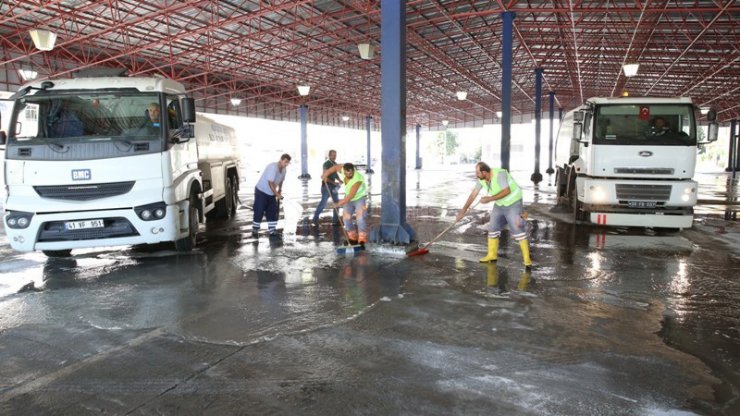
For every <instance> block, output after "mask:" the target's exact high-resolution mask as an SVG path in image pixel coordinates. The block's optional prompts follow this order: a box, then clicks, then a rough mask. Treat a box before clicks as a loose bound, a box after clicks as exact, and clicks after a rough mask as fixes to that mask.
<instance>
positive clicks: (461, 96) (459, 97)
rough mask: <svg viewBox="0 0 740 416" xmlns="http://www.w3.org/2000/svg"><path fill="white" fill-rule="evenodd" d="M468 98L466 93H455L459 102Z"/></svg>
mask: <svg viewBox="0 0 740 416" xmlns="http://www.w3.org/2000/svg"><path fill="white" fill-rule="evenodd" d="M466 98H468V93H467V92H466V91H458V92H457V99H458V100H460V101H465V99H466Z"/></svg>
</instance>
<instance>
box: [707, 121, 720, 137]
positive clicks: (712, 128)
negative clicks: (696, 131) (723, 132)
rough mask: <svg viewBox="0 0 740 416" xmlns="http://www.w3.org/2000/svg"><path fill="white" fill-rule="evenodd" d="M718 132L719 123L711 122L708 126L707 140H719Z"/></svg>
mask: <svg viewBox="0 0 740 416" xmlns="http://www.w3.org/2000/svg"><path fill="white" fill-rule="evenodd" d="M718 133H719V124H717V123H716V122H714V121H713V122H711V123H709V126H708V128H707V142H715V141H717V136H718Z"/></svg>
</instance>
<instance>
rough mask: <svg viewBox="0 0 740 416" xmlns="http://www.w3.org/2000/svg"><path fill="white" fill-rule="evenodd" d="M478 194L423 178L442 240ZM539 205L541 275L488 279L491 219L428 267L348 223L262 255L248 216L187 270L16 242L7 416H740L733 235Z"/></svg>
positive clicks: (168, 254) (5, 344)
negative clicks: (346, 228) (348, 238)
mask: <svg viewBox="0 0 740 416" xmlns="http://www.w3.org/2000/svg"><path fill="white" fill-rule="evenodd" d="M471 177H472V176H470V173H469V172H466V171H460V172H456V173H452V174H450V173H449V172H428V174H425V175H420V176H419V177H418V178H409V187H410V193H409V200H410V201H413V203H410V204H409V206H410V209H409V214H408V217H409V222H410V223H411V224H412V225H413V227H414V228H415V230H416V231H417V233H418V234H419V239H420V240H421V241H428V240H429V239H430V238H431V237H433V236H434V235H436V234H437V233H438V232H439V231H441V230H442V229H443V228H444V227H446V226H447V225H448V224H450V223H451V221H452V220H453V219H454V215H455V214H456V209H457V208H458V207H459V206H460V205H461V204H462V201H463V200H464V197H465V195H464V193H462V194H461V192H460V184H461V183H466V186H465V188H468V186H467V182H468V181H470V179H471ZM415 181H416V182H417V183H415ZM317 192H318V190H317ZM317 192H316V193H313V192H307V194H308V195H309V197H308V201H307V202H308V205H311V204H314V205H315V203H316V201H315V197H316V194H317ZM465 192H467V191H465ZM527 195H528V196H527V198H528V201H529V202H532V201H535V200H536V201H537V202H536V203H532V204H529V210H530V232H531V240H532V253H533V259H534V261H535V268H534V269H533V270H532V271H531V272H527V271H526V270H525V269H524V268H523V267H522V266H521V264H520V263H521V261H520V257H519V251H518V247H517V245H516V244H515V243H514V242H513V241H509V240H508V239H506V238H504V239H503V240H502V244H501V255H500V260H499V261H498V263H497V264H495V265H481V264H479V263H478V262H477V259H478V258H479V257H481V256H483V255H484V251H485V247H484V245H483V244H484V241H485V236H484V234H483V231H482V230H483V227H484V226H485V222H486V218H487V217H486V212H485V210H483V209H481V210H476V212H475V213H474V215H471V216H469V217H467V218H466V219H465V220H464V221H463V224H461V225H460V226H459V227H457V228H456V229H454V230H453V231H452V232H450V233H448V234H446V235H445V237H444V238H443V239H442V240H441V241H440V242H439V243H438V244H435V245H434V246H432V248H431V249H430V253H429V254H427V255H425V256H420V257H414V258H406V257H404V256H393V255H389V254H388V253H387V251H383V250H370V251H368V252H366V253H363V254H360V255H357V256H350V257H345V256H338V255H337V254H336V251H335V244H337V243H338V242H339V240H340V239H341V236H340V233H339V230H337V229H336V228H333V227H331V226H330V225H329V224H327V225H325V226H322V227H321V228H320V229H312V228H308V227H303V226H302V225H301V226H299V228H298V230H297V235H296V236H295V237H292V236H287V237H288V238H286V241H281V240H275V239H273V240H270V239H269V238H267V237H260V238H258V239H252V238H249V237H248V236H249V232H248V231H249V228H250V225H251V223H250V221H251V218H250V215H251V211H249V210H248V209H240V210H239V211H238V215H237V218H236V219H235V220H232V221H229V222H217V223H212V224H209V225H208V227H207V229H206V230H204V231H205V232H204V234H203V236H202V238H201V241H200V242H199V247H200V248H199V249H198V250H196V251H195V252H193V253H192V254H191V255H185V256H182V255H180V256H178V255H175V253H173V252H172V251H170V250H169V248H168V247H152V248H148V249H137V248H123V249H122V250H111V249H104V250H90V251H81V252H75V257H74V258H73V259H68V260H51V259H46V258H45V257H44V256H43V255H41V254H35V253H32V254H23V253H15V252H12V251H11V250H10V248H9V246H8V245H7V243H6V242H5V241H3V242H2V243H0V256H2V259H3V260H2V261H1V262H0V272H2V275H0V362H1V363H2V365H0V414H23V415H26V414H68V415H83V414H98V413H108V414H177V415H182V414H218V415H223V414H317V415H318V414H321V415H325V414H424V415H429V414H445V415H446V414H485V415H491V414H517V415H518V414H521V415H563V414H567V415H664V414H674V415H684V414H708V415H715V414H716V415H736V414H740V400H739V399H738V397H740V393H739V391H740V355H738V354H737V352H738V351H740V281H739V280H738V279H739V278H738V276H739V275H740V273H738V270H740V260H738V256H737V255H736V254H734V253H733V252H732V251H731V250H729V249H728V247H729V246H728V244H731V243H728V241H732V240H728V239H727V238H726V234H727V233H725V234H718V233H713V230H715V228H713V227H710V226H707V227H705V228H701V227H697V229H696V230H692V231H690V232H682V233H663V232H660V231H653V230H612V229H609V230H603V229H599V228H595V227H588V226H579V227H574V226H573V225H571V224H567V223H566V222H564V221H562V220H561V219H560V218H558V216H557V215H553V214H551V213H550V212H549V205H548V203H549V202H548V201H549V199H550V198H551V196H550V194H548V193H547V192H546V190H545V192H540V191H537V192H535V190H534V189H532V188H528V189H527ZM241 197H242V199H243V200H244V201H245V204H246V205H249V198H250V195H249V192H248V191H243V192H242V195H241ZM376 199H377V198H376ZM373 203H374V204H376V205H377V204H378V203H379V201H378V200H374V202H373ZM309 211H310V210H309ZM376 211H377V207H376ZM310 212H312V211H310ZM327 215H330V213H329V212H327ZM328 219H329V217H327V220H328ZM706 220H707V221H710V222H711V221H719V220H716V219H714V218H709V217H707V219H706ZM725 227H730V229H731V231H732V227H733V224H732V223H725ZM722 238H724V239H725V240H722Z"/></svg>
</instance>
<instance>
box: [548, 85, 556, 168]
mask: <svg viewBox="0 0 740 416" xmlns="http://www.w3.org/2000/svg"><path fill="white" fill-rule="evenodd" d="M549 95H550V151H549V152H548V155H549V156H548V160H549V164H548V166H547V171H546V172H547V174H548V175H552V174H553V173H555V169H553V167H552V146H553V137H554V131H553V129H554V124H553V123H554V122H555V120H554V119H555V91H550V94H549Z"/></svg>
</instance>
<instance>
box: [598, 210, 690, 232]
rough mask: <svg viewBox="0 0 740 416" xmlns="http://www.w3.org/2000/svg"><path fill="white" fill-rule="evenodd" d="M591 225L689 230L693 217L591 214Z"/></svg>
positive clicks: (613, 213)
mask: <svg viewBox="0 0 740 416" xmlns="http://www.w3.org/2000/svg"><path fill="white" fill-rule="evenodd" d="M590 220H591V223H593V224H597V225H612V226H621V227H652V228H691V224H692V223H693V221H694V216H693V215H691V214H687V215H663V214H659V213H653V214H648V213H618V212H591V213H590Z"/></svg>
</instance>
